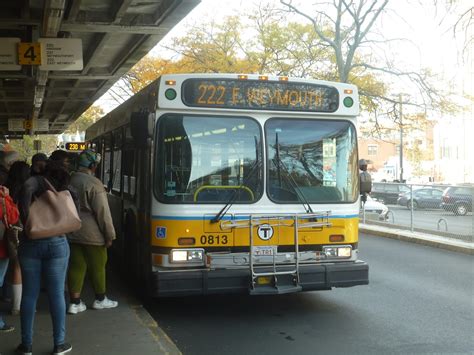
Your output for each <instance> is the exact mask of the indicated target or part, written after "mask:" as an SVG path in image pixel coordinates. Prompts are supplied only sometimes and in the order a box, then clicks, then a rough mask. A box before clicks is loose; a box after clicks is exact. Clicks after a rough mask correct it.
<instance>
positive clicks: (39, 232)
mask: <svg viewBox="0 0 474 355" xmlns="http://www.w3.org/2000/svg"><path fill="white" fill-rule="evenodd" d="M44 181H45V182H46V185H47V186H48V190H46V191H45V192H43V193H42V194H41V195H40V196H39V197H37V198H35V199H34V201H33V202H32V203H31V205H30V211H29V213H28V219H27V221H26V224H25V233H26V235H27V237H28V238H29V239H43V238H49V237H55V236H60V235H64V234H66V233H70V232H74V231H77V230H79V229H80V228H81V219H80V218H79V215H78V213H77V209H76V205H75V204H74V201H73V199H72V197H71V193H70V192H69V191H67V190H65V191H59V192H58V191H56V189H55V188H54V187H53V185H51V183H50V182H49V181H48V180H47V179H46V178H45V179H44Z"/></svg>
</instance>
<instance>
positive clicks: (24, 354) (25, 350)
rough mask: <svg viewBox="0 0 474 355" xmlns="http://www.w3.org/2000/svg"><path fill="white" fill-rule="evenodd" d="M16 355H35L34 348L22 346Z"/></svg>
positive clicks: (17, 349)
mask: <svg viewBox="0 0 474 355" xmlns="http://www.w3.org/2000/svg"><path fill="white" fill-rule="evenodd" d="M16 353H17V354H21V355H32V354H33V347H32V346H31V345H28V346H27V345H23V344H20V345H18V346H17V348H16Z"/></svg>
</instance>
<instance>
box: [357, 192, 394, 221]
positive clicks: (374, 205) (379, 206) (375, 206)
mask: <svg viewBox="0 0 474 355" xmlns="http://www.w3.org/2000/svg"><path fill="white" fill-rule="evenodd" d="M364 209H365V213H376V214H378V215H379V219H380V220H381V221H385V220H387V219H388V207H387V206H385V205H384V204H383V203H381V202H379V201H375V200H374V199H373V198H372V197H370V196H369V195H367V201H366V202H365V204H364ZM361 213H363V211H361Z"/></svg>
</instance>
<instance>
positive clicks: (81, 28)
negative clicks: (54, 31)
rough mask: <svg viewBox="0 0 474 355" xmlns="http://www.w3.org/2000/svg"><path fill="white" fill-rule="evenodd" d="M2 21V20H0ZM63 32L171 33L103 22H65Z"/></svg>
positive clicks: (154, 27)
mask: <svg viewBox="0 0 474 355" xmlns="http://www.w3.org/2000/svg"><path fill="white" fill-rule="evenodd" d="M0 21H1V20H0ZM61 31H67V32H100V33H130V34H134V33H135V34H143V35H161V36H162V35H165V34H166V33H168V32H169V31H170V28H163V27H159V26H145V25H134V26H125V25H108V24H104V23H103V22H100V23H97V22H96V23H92V22H89V23H71V22H63V23H62V25H61Z"/></svg>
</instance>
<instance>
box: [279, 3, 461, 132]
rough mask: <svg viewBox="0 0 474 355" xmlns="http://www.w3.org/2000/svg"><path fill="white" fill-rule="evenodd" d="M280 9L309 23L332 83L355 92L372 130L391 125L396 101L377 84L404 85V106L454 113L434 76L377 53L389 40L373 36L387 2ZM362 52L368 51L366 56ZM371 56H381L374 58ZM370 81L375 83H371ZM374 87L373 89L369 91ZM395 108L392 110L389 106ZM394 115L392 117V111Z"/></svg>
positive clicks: (324, 4)
mask: <svg viewBox="0 0 474 355" xmlns="http://www.w3.org/2000/svg"><path fill="white" fill-rule="evenodd" d="M280 3H281V4H282V5H284V6H285V7H286V9H287V10H288V11H289V12H291V13H294V14H297V15H299V16H302V17H303V18H305V19H306V20H307V21H309V23H311V25H312V27H313V29H314V31H315V33H316V34H317V36H318V37H319V39H320V40H321V42H322V43H323V44H324V45H326V46H327V47H328V48H329V49H330V50H331V51H332V55H333V56H334V66H335V68H334V72H335V74H336V79H337V80H339V81H341V82H350V83H354V84H357V85H358V86H359V87H360V90H359V92H360V94H361V101H362V103H363V104H364V105H365V108H366V109H369V110H370V112H371V113H372V118H373V122H371V123H372V126H373V127H375V128H378V127H380V126H381V125H380V124H379V121H378V118H379V117H387V118H391V119H392V120H393V119H396V117H397V115H392V116H391V115H390V114H389V112H390V111H391V108H392V107H393V105H396V104H397V103H398V99H397V98H395V97H391V96H390V95H388V93H389V92H390V87H388V85H382V86H381V85H380V83H381V82H389V81H390V80H393V81H400V80H404V79H407V80H406V81H408V82H409V83H410V84H411V85H413V88H412V89H414V90H416V95H413V96H412V98H411V100H410V101H405V102H403V104H404V105H407V106H413V107H414V108H415V109H419V110H422V111H425V110H426V109H427V108H436V109H438V110H440V111H448V112H452V111H454V110H455V109H456V107H455V106H454V105H452V104H451V102H450V98H449V96H448V95H445V94H444V93H442V91H441V90H440V89H438V88H436V85H435V84H434V75H433V74H432V73H431V71H429V70H427V69H421V70H419V71H414V70H411V69H409V70H405V69H404V68H401V67H397V65H396V64H395V63H396V60H394V58H390V56H386V53H385V52H384V51H383V50H382V49H381V48H380V46H381V44H383V43H390V42H393V41H394V40H396V41H400V40H401V39H392V40H389V39H385V38H383V37H381V36H380V35H379V34H377V32H376V31H374V26H375V24H376V22H377V21H378V20H379V18H380V17H381V15H382V14H383V13H385V12H386V11H387V4H388V3H389V0H383V1H380V0H359V1H353V0H334V1H332V2H331V3H328V2H321V1H320V2H318V3H316V4H313V7H311V9H309V7H308V6H304V7H303V6H302V5H295V4H294V3H293V1H292V0H280ZM368 48H372V53H369V51H368V50H367V49H368ZM377 53H383V57H382V58H381V57H378V56H377V55H376V54H377ZM374 78H375V80H374ZM374 84H375V85H374ZM395 107H396V106H395ZM393 112H395V113H396V109H395V111H393Z"/></svg>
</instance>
